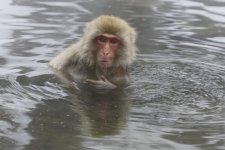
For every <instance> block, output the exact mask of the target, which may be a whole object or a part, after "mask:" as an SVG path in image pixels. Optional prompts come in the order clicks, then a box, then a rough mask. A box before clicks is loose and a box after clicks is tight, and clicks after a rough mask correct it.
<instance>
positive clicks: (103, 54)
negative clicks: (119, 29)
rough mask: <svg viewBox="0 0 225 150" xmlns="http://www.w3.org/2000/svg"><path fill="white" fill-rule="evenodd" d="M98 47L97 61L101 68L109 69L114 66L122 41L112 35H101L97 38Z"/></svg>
mask: <svg viewBox="0 0 225 150" xmlns="http://www.w3.org/2000/svg"><path fill="white" fill-rule="evenodd" d="M95 44H96V46H97V60H98V63H99V65H100V66H101V67H104V68H108V67H111V66H112V65H113V60H114V59H115V55H116V52H117V50H118V49H119V48H120V46H121V40H120V39H119V38H118V37H117V36H115V35H112V34H100V35H98V36H97V37H96V38H95Z"/></svg>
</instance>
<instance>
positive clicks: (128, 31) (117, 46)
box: [80, 16, 136, 68]
mask: <svg viewBox="0 0 225 150" xmlns="http://www.w3.org/2000/svg"><path fill="white" fill-rule="evenodd" d="M135 40H136V32H135V29H134V28H132V27H131V26H130V25H129V24H128V23H127V22H126V21H124V20H122V19H120V18H118V17H114V16H100V17H98V18H96V19H94V20H93V21H91V22H89V23H88V24H87V25H86V28H85V29H84V36H83V37H82V38H81V41H80V44H81V45H80V46H81V47H82V48H81V50H80V56H81V57H83V61H85V63H87V64H88V65H90V66H93V65H96V64H97V65H100V66H103V67H106V68H107V67H123V68H126V67H127V66H128V65H130V64H131V63H132V62H133V60H134V58H135V56H136V46H135Z"/></svg>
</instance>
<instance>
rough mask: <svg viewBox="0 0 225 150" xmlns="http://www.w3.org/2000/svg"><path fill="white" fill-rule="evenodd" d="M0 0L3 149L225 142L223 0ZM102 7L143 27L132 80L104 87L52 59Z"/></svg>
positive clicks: (197, 148) (141, 149)
mask: <svg viewBox="0 0 225 150" xmlns="http://www.w3.org/2000/svg"><path fill="white" fill-rule="evenodd" d="M0 3H1V5H0V17H1V18H2V19H1V20H0V27H1V28H0V31H1V36H0V44H1V45H0V94H1V95H0V149H3V150H31V149H32V150H56V149H60V150H61V149H62V150H86V149H91V150H111V149H113V150H115V149H121V150H125V149H127V150H137V149H138V150H147V149H154V150H157V149H158V150H170V149H171V150H180V149H183V150H223V149H225V121H224V118H225V67H224V66H225V47H224V45H225V36H224V35H225V2H224V1H223V0H180V1H176V0H115V1H111V0H104V1H103V0H98V1H97V0H95V1H94V0H87V1H82V0H67V1H63V0H57V1H54V0H35V1H29V0H5V1H2V2H0ZM101 14H112V15H117V16H120V17H121V18H124V19H125V20H127V21H128V22H130V24H131V25H132V26H134V27H135V28H136V29H137V32H138V40H137V45H138V47H139V52H138V57H137V60H136V61H135V63H134V64H133V65H132V67H131V76H132V78H133V80H132V82H131V85H130V86H129V88H128V89H126V90H115V91H112V92H109V93H107V94H98V93H95V92H93V91H90V90H82V89H76V88H75V87H74V88H73V87H68V86H67V85H65V84H63V83H61V82H60V81H59V80H58V79H57V78H56V76H55V75H54V74H53V73H52V72H51V70H50V69H49V68H48V61H49V60H50V59H51V58H53V57H54V56H55V55H56V54H57V53H59V52H60V51H61V50H63V49H64V48H66V47H67V46H69V45H70V44H71V43H73V42H74V41H76V40H77V39H79V38H80V37H81V35H82V30H83V27H84V25H85V23H86V22H87V21H89V20H90V19H92V18H94V17H96V16H99V15H101Z"/></svg>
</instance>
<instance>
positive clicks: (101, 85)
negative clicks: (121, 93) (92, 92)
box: [85, 76, 117, 89]
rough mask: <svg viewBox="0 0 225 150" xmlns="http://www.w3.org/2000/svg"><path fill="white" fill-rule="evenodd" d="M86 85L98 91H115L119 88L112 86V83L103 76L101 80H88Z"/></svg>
mask: <svg viewBox="0 0 225 150" xmlns="http://www.w3.org/2000/svg"><path fill="white" fill-rule="evenodd" d="M85 83H86V84H87V85H89V86H91V87H94V88H96V89H115V88H117V86H116V85H114V84H112V83H111V82H109V80H107V79H106V77H105V76H101V78H100V80H91V79H87V80H86V81H85Z"/></svg>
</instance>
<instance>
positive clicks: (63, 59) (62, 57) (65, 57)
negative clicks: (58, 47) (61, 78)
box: [49, 43, 79, 70]
mask: <svg viewBox="0 0 225 150" xmlns="http://www.w3.org/2000/svg"><path fill="white" fill-rule="evenodd" d="M77 47H79V46H78V43H75V44H73V45H71V46H70V47H68V48H66V49H65V50H64V51H62V52H61V53H60V54H58V55H57V56H56V57H54V58H53V59H52V60H51V61H50V63H49V65H50V66H51V67H53V68H54V69H56V70H62V69H63V68H64V67H65V66H66V65H67V64H68V63H70V62H71V60H72V58H73V57H74V54H75V52H76V49H77Z"/></svg>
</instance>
